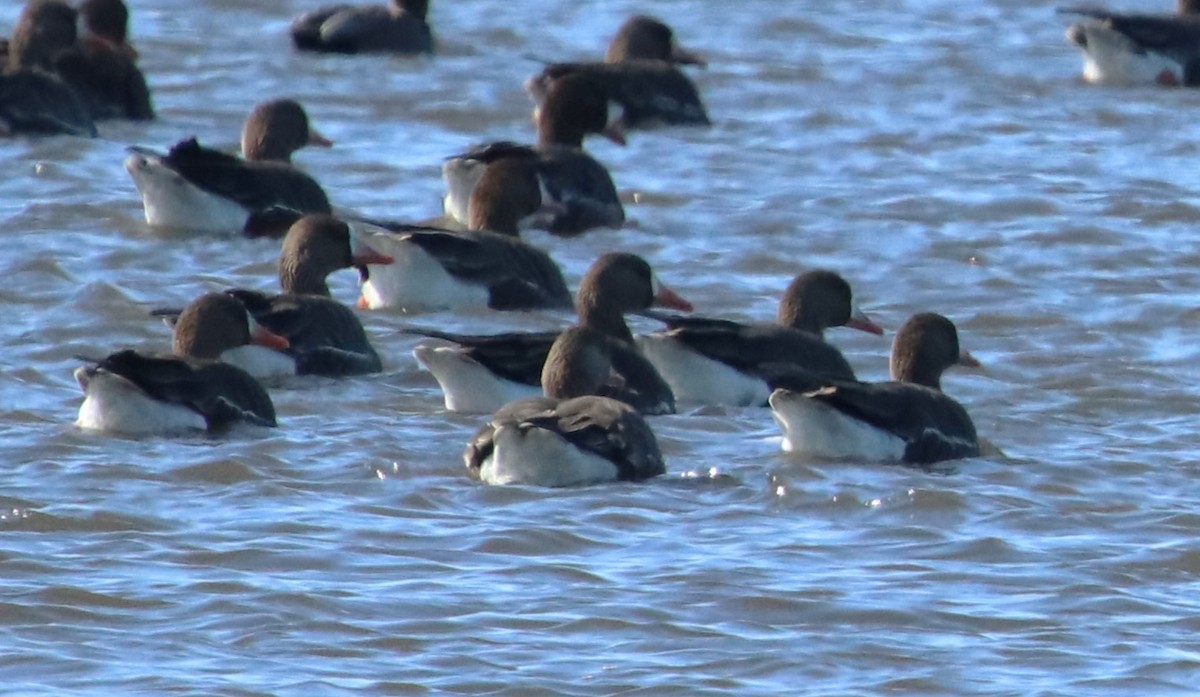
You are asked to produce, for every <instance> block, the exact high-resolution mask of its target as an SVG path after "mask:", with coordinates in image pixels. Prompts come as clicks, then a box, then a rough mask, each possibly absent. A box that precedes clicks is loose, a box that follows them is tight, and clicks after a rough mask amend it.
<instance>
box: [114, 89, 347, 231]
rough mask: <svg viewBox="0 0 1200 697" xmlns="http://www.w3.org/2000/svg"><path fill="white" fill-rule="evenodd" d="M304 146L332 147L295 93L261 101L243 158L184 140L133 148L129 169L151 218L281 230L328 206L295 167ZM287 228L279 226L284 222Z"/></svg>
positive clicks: (207, 226) (205, 227) (214, 227)
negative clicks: (165, 147) (161, 150)
mask: <svg viewBox="0 0 1200 697" xmlns="http://www.w3.org/2000/svg"><path fill="white" fill-rule="evenodd" d="M305 145H318V146H328V145H330V142H329V141H328V140H327V139H326V138H325V137H324V136H322V135H321V134H320V133H318V132H316V131H315V130H313V129H312V128H311V127H310V126H309V123H308V116H307V114H305V112H304V108H303V107H301V106H300V105H299V104H298V103H296V102H295V101H293V100H290V99H277V100H273V101H269V102H264V103H262V104H259V105H258V106H256V107H255V108H254V111H252V112H251V113H250V116H249V117H248V118H247V119H246V123H245V126H244V127H243V129H242V157H240V158H239V157H236V156H234V155H229V154H227V153H223V152H220V151H217V150H212V149H209V148H205V147H201V146H200V144H199V143H198V142H196V139H195V138H189V139H188V140H184V141H180V142H179V143H178V144H176V145H175V146H174V147H173V148H171V150H170V151H169V152H168V153H167V154H166V155H161V154H158V153H155V152H153V151H151V150H148V149H145V148H140V147H133V148H130V155H129V157H127V158H125V171H127V172H129V176H131V177H133V182H134V184H136V185H137V188H138V192H139V193H140V194H141V195H142V204H143V207H144V208H145V211H146V222H147V223H149V224H151V225H164V226H167V227H175V228H181V229H187V230H200V231H212V232H227V231H231V230H235V231H240V232H244V233H246V234H250V235H258V234H264V233H265V234H272V235H273V234H282V233H283V232H286V230H287V226H286V225H277V224H275V223H276V222H277V221H279V220H282V221H284V222H286V224H287V225H290V224H291V223H292V222H295V220H296V219H297V218H299V217H300V216H301V215H304V214H306V213H329V212H330V206H329V199H328V198H327V197H326V196H325V192H324V191H323V190H322V189H321V186H320V185H319V184H317V182H316V181H315V180H313V178H312V177H310V176H308V175H307V174H305V173H304V172H302V171H300V170H299V169H297V168H296V167H294V166H292V163H291V154H292V153H293V152H294V151H296V150H298V149H300V148H302V147H304V146H305ZM280 228H282V229H280Z"/></svg>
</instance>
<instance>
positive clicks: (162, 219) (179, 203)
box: [125, 153, 250, 232]
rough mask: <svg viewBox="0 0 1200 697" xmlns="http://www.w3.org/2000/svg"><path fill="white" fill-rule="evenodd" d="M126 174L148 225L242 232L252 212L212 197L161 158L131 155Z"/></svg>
mask: <svg viewBox="0 0 1200 697" xmlns="http://www.w3.org/2000/svg"><path fill="white" fill-rule="evenodd" d="M125 171H126V172H129V176H130V177H132V178H133V183H134V185H135V186H137V190H138V193H139V194H141V196H142V207H143V208H144V209H145V212H146V222H147V223H149V224H151V225H161V226H164V227H173V228H181V229H185V230H204V231H215V232H226V231H241V230H242V229H243V228H245V226H246V218H247V217H249V215H250V214H249V211H247V210H246V208H245V207H244V206H242V205H241V204H239V203H237V202H235V201H231V200H229V199H227V198H224V197H222V196H217V195H216V194H211V193H209V192H207V191H205V190H203V189H201V188H199V187H197V186H196V185H194V184H192V183H191V182H189V181H188V180H186V179H184V178H183V177H182V176H181V175H180V174H179V173H178V172H176V171H175V170H173V169H171V168H170V167H168V166H166V165H165V164H163V162H162V160H161V159H160V158H157V157H155V156H153V155H147V154H143V153H132V154H130V155H129V156H128V157H126V158H125Z"/></svg>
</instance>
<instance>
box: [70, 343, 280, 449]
mask: <svg viewBox="0 0 1200 697" xmlns="http://www.w3.org/2000/svg"><path fill="white" fill-rule="evenodd" d="M75 380H76V381H78V382H79V387H80V388H81V389H82V390H83V393H84V399H83V404H82V405H81V406H80V407H79V417H78V418H77V419H76V421H75V423H76V424H77V425H79V426H80V427H81V428H86V429H91V430H97V431H108V432H114V433H125V434H130V435H151V434H171V433H181V432H186V431H195V430H203V431H210V432H212V431H218V430H221V429H223V428H225V427H227V426H229V425H230V424H233V423H236V422H239V421H245V422H247V423H251V424H255V425H258V426H274V425H275V407H274V405H273V404H272V403H271V398H270V397H269V396H268V395H267V392H266V390H264V389H263V388H262V386H261V385H259V384H258V382H257V381H255V379H254V378H253V377H251V376H250V375H249V374H248V373H246V371H244V370H242V369H241V368H237V367H235V366H232V365H229V364H227V363H222V362H221V361H207V360H199V359H195V358H188V357H185V356H167V355H150V354H143V353H139V352H137V351H133V350H129V349H126V350H124V351H118V352H116V353H113V354H111V355H109V356H107V357H105V358H104V359H102V360H99V361H93V362H91V364H90V365H86V366H82V367H80V368H77V369H76V370H75Z"/></svg>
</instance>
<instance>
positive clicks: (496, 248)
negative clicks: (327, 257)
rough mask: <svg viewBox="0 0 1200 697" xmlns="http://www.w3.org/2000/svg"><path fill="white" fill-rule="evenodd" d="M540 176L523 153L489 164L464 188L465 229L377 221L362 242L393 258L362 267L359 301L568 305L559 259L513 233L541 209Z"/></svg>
mask: <svg viewBox="0 0 1200 697" xmlns="http://www.w3.org/2000/svg"><path fill="white" fill-rule="evenodd" d="M539 179H540V178H539V176H538V175H537V172H536V171H535V170H534V168H533V167H532V166H531V165H530V163H529V162H527V161H525V160H522V159H514V158H509V159H505V160H502V161H500V162H496V163H494V164H493V165H491V166H490V167H488V168H487V170H486V172H485V173H484V176H483V177H482V178H481V179H480V181H479V183H478V184H477V185H476V186H475V190H474V191H473V192H472V194H471V203H470V209H469V215H468V224H469V227H470V228H471V229H470V230H468V231H455V230H442V229H439V228H428V227H421V226H414V225H407V226H406V225H395V224H390V223H382V224H380V225H382V226H384V227H385V228H386V229H384V230H382V231H378V232H375V233H374V234H372V235H371V236H370V237H368V238H367V243H368V244H369V245H371V246H372V247H374V248H376V249H377V250H378V251H380V252H382V253H384V254H386V255H388V256H390V257H392V258H393V259H395V263H394V264H392V265H390V266H385V267H376V266H369V267H363V268H364V269H365V271H364V272H363V275H364V276H365V277H366V278H365V280H364V282H363V285H362V298H360V300H359V307H368V308H403V309H405V310H409V311H415V310H429V309H446V308H461V307H490V308H492V309H496V310H523V309H532V308H545V307H570V305H571V293H570V291H568V290H567V284H566V282H565V281H564V280H563V277H562V271H561V270H559V268H558V265H557V264H555V263H554V261H553V260H551V259H550V256H549V255H548V254H546V253H545V252H543V251H542V250H540V249H538V248H536V247H534V246H532V245H530V244H528V243H526V242H525V241H523V240H521V239H520V237H519V229H520V226H521V225H522V222H523V221H524V220H525V219H527V218H529V217H531V216H539V215H544V214H545V213H546V211H547V207H546V206H545V205H543V204H544V198H543V196H542V188H543V187H542V185H541V183H540V181H539Z"/></svg>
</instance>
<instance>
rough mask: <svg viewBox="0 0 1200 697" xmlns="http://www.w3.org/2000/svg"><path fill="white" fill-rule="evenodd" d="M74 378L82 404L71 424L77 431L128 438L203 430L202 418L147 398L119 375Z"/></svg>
mask: <svg viewBox="0 0 1200 697" xmlns="http://www.w3.org/2000/svg"><path fill="white" fill-rule="evenodd" d="M83 371H86V368H78V369H76V370H75V379H76V380H78V381H79V383H80V385H81V386H83V385H86V387H84V399H83V404H82V405H80V407H79V417H78V418H77V419H76V420H75V424H76V425H78V426H79V427H80V428H86V429H90V430H95V431H107V432H110V433H124V434H129V435H154V434H171V433H184V432H188V431H197V430H198V431H203V430H206V429H207V427H208V426H207V424H206V423H205V422H204V417H203V416H200V414H197V413H196V412H194V411H192V410H191V409H188V408H187V407H183V406H180V405H178V404H168V403H166V402H160V401H157V400H155V399H151V398H150V397H148V396H147V395H146V393H144V392H142V391H141V390H140V389H139V388H138V387H137V386H136V385H134V384H133V383H131V382H129V381H128V380H126V379H125V378H123V377H120V376H119V375H113V374H112V373H103V372H102V373H97V374H96V375H93V376H92V377H91V378H87V377H86V376H85V375H82V374H81V373H83Z"/></svg>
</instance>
